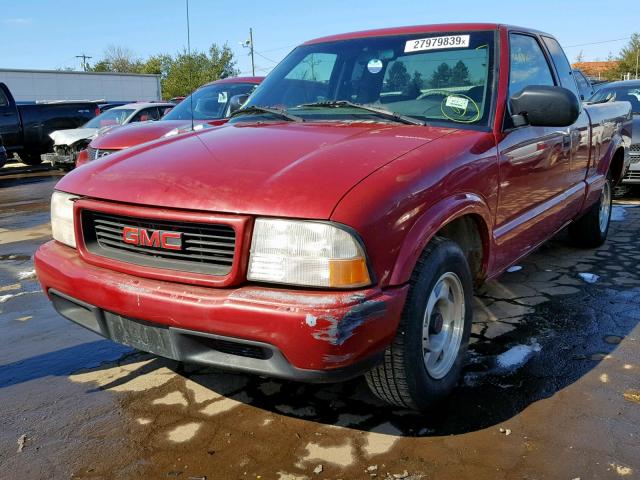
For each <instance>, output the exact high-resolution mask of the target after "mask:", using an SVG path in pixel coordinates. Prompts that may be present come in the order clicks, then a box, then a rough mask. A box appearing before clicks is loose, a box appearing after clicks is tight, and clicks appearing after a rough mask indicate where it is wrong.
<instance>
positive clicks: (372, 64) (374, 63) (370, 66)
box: [367, 58, 382, 74]
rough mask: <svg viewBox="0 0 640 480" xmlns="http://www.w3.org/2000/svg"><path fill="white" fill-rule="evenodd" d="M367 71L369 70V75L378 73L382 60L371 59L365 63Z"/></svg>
mask: <svg viewBox="0 0 640 480" xmlns="http://www.w3.org/2000/svg"><path fill="white" fill-rule="evenodd" d="M367 70H369V73H374V74H375V73H379V72H380V71H381V70H382V60H378V59H377V58H372V59H371V60H369V63H367Z"/></svg>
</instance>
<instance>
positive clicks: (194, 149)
mask: <svg viewBox="0 0 640 480" xmlns="http://www.w3.org/2000/svg"><path fill="white" fill-rule="evenodd" d="M630 113H631V110H630V105H629V104H628V103H624V102H612V103H606V104H601V105H582V104H581V102H579V101H578V99H577V89H576V83H575V81H574V78H573V76H572V72H571V67H570V66H569V63H568V62H567V59H566V57H565V55H564V53H563V51H562V49H561V48H560V46H559V44H558V42H557V41H556V40H555V39H554V38H553V37H552V36H550V35H547V34H545V33H541V32H538V31H534V30H529V29H523V28H517V27H510V26H506V25H496V24H451V25H428V26H415V27H405V28H393V29H384V30H375V31H365V32H357V33H349V34H344V35H336V36H330V37H326V38H321V39H318V40H313V41H309V42H307V43H305V44H303V45H301V46H300V47H298V48H296V49H294V50H293V51H292V52H291V53H290V54H289V55H288V56H287V57H286V58H285V59H284V60H283V61H282V62H281V63H280V64H279V65H278V66H277V67H276V68H275V69H274V70H273V71H272V72H271V73H270V75H269V76H268V77H267V78H266V79H265V80H264V82H263V83H262V84H261V85H260V86H259V87H258V88H257V89H256V90H255V92H254V93H253V94H252V95H251V97H250V98H249V100H248V101H247V102H246V104H245V105H244V106H243V107H242V108H241V109H240V110H238V111H236V112H234V114H233V115H232V117H231V119H230V120H229V121H228V122H227V123H226V124H225V125H221V126H215V127H212V128H210V129H207V130H203V131H200V132H192V133H187V134H184V135H178V136H174V137H169V138H164V139H160V140H157V141H155V142H151V143H146V144H144V145H140V146H137V147H134V148H131V149H128V150H126V151H123V152H120V153H115V154H112V155H109V156H108V157H106V158H102V159H100V160H98V161H95V162H91V163H90V164H88V165H86V166H85V167H83V168H81V169H78V170H76V171H74V172H72V173H71V174H69V175H67V176H66V177H65V178H63V179H62V180H61V181H60V182H59V183H58V185H57V187H56V191H55V192H54V194H53V197H52V203H51V212H52V229H53V237H54V240H53V241H51V242H49V243H46V244H45V245H43V246H41V247H40V248H39V250H38V251H37V254H36V268H37V273H38V277H39V279H40V282H41V284H42V287H43V289H44V291H45V292H46V293H47V295H48V296H49V298H50V299H51V301H52V302H53V305H54V306H55V308H56V309H57V310H58V312H60V313H61V314H62V315H63V316H64V317H66V318H68V319H70V320H72V321H74V322H77V323H79V324H80V325H83V326H85V327H87V328H89V329H91V330H93V331H94V332H97V333H99V334H100V335H103V336H105V337H108V338H110V339H113V340H114V341H117V342H121V343H124V344H126V345H130V346H132V347H135V348H138V349H141V350H145V351H148V352H152V353H154V354H157V355H161V356H164V357H169V358H172V359H175V360H178V361H182V362H194V363H199V364H204V365H212V366H216V367H222V368H228V369H235V370H239V371H244V372H252V373H255V374H260V375H267V376H276V377H282V378H288V379H293V380H300V381H317V382H331V381H339V380H344V379H347V378H352V377H354V376H357V375H361V374H365V375H366V378H367V382H368V384H369V386H370V387H371V389H372V391H373V392H374V394H376V395H377V396H378V397H380V398H381V399H383V400H385V401H387V402H389V403H391V404H394V405H398V406H401V407H408V408H412V409H419V410H424V409H426V408H428V407H429V406H431V405H433V404H434V402H436V401H438V400H440V399H442V398H443V397H444V396H445V395H446V394H447V393H449V392H450V391H451V390H452V388H453V387H454V386H455V384H456V382H457V380H458V377H459V374H460V371H461V368H462V363H463V357H464V354H465V351H466V349H467V344H468V340H469V332H470V329H471V321H472V298H473V297H472V295H473V287H474V283H478V282H481V281H483V280H486V279H489V278H493V277H496V276H497V275H499V274H500V273H501V272H503V271H504V270H505V269H506V268H508V267H509V266H510V265H512V264H513V263H514V262H516V261H518V259H520V258H521V257H523V256H524V255H526V254H528V253H529V252H531V251H532V250H534V249H535V248H536V247H538V246H539V245H540V244H541V243H542V242H544V241H546V240H547V239H549V238H550V237H551V236H553V235H554V234H555V233H556V232H558V231H559V230H561V229H563V228H564V227H566V226H568V227H569V230H568V231H569V234H570V237H571V238H572V239H573V240H574V241H575V243H576V244H578V245H581V246H584V247H596V246H598V245H601V244H602V243H603V242H604V241H605V239H606V236H607V232H608V228H609V219H610V212H611V190H612V188H613V186H614V185H616V184H617V183H618V182H620V179H621V178H622V176H623V174H624V172H625V170H626V168H627V164H628V156H627V152H626V151H627V149H628V145H629V141H630V140H629V139H630V130H631V123H630V120H631V115H630ZM150 165H152V166H153V167H152V168H150Z"/></svg>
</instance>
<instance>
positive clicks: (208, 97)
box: [162, 83, 256, 120]
mask: <svg viewBox="0 0 640 480" xmlns="http://www.w3.org/2000/svg"><path fill="white" fill-rule="evenodd" d="M254 88H256V85H255V84H253V83H220V84H217V85H207V86H204V87H201V88H199V89H198V90H196V91H195V92H193V94H192V95H191V97H192V98H190V97H187V98H185V99H184V100H182V101H181V102H180V103H179V104H178V105H176V106H175V107H174V108H173V109H172V110H171V111H170V112H169V113H167V114H166V115H165V116H164V117H162V120H191V104H192V103H193V119H194V120H215V119H217V118H224V117H225V116H226V115H227V113H228V110H229V108H228V107H229V101H230V100H231V98H232V97H234V96H235V95H245V94H249V93H251V92H252V91H253V89H254Z"/></svg>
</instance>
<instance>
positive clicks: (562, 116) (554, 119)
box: [509, 85, 580, 127]
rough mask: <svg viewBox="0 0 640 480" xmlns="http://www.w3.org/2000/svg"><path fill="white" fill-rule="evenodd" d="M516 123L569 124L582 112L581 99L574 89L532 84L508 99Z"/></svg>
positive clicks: (537, 124)
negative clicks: (579, 99)
mask: <svg viewBox="0 0 640 480" xmlns="http://www.w3.org/2000/svg"><path fill="white" fill-rule="evenodd" d="M509 102H510V106H511V118H512V119H513V124H514V125H515V126H516V127H521V126H523V125H527V124H528V125H531V126H534V127H568V126H569V125H572V124H573V123H575V121H576V120H577V119H578V116H579V115H580V102H579V101H578V98H577V97H576V96H575V94H574V93H573V92H572V91H571V90H567V89H566V88H562V87H550V86H546V85H530V86H528V87H525V88H523V89H522V90H520V91H519V92H518V93H516V94H514V95H513V96H512V97H511V99H510V100H509Z"/></svg>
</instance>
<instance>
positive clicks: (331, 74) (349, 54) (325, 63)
mask: <svg viewBox="0 0 640 480" xmlns="http://www.w3.org/2000/svg"><path fill="white" fill-rule="evenodd" d="M493 57H494V32H492V31H475V32H448V33H442V32H439V33H423V34H419V33H418V34H411V35H402V36H383V37H365V38H358V39H350V40H342V41H334V42H327V43H317V44H310V45H302V46H300V47H298V48H296V49H295V50H294V51H293V52H291V53H290V54H289V55H288V56H287V57H286V58H285V59H284V60H283V61H282V62H281V63H280V64H279V65H278V66H276V67H275V69H274V70H273V71H272V72H271V73H270V74H269V76H268V77H267V79H266V80H265V81H264V82H263V83H262V84H261V85H260V86H259V87H258V89H257V90H256V91H255V92H254V94H253V95H252V96H251V97H250V98H249V101H248V102H247V104H246V105H245V107H243V108H247V107H251V106H254V107H271V108H277V109H279V110H281V111H282V110H284V111H286V112H290V113H292V114H295V115H296V116H298V117H301V118H303V119H304V120H305V121H311V120H313V121H322V120H326V121H335V120H345V121H352V120H375V121H387V122H394V121H395V122H401V123H412V122H411V120H414V122H413V123H423V124H424V123H427V124H446V125H462V124H467V125H476V126H486V125H488V121H489V120H488V119H489V111H490V106H491V99H492V96H493V62H494V58H493ZM358 106H361V107H373V108H358ZM375 110H384V111H385V112H386V113H387V115H383V114H380V113H376V112H375ZM388 113H393V114H395V117H394V116H393V115H388ZM267 115H268V113H264V114H263V115H257V114H256V115H241V116H238V117H237V118H234V119H233V121H234V122H241V121H247V120H248V119H251V117H254V118H255V117H257V116H261V117H264V116H267Z"/></svg>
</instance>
